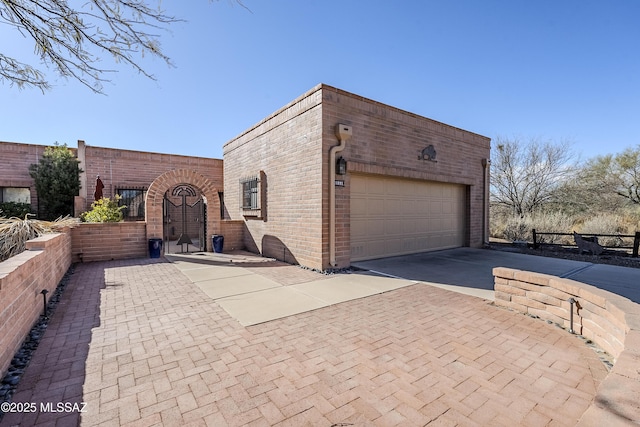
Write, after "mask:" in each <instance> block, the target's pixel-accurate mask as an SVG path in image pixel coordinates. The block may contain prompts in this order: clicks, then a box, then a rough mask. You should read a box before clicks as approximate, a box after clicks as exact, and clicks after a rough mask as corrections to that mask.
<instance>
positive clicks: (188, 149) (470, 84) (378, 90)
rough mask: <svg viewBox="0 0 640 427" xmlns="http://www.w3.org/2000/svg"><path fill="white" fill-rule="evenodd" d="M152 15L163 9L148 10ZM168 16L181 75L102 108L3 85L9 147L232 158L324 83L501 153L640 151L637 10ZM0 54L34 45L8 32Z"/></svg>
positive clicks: (167, 73)
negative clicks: (238, 145) (495, 145)
mask: <svg viewBox="0 0 640 427" xmlns="http://www.w3.org/2000/svg"><path fill="white" fill-rule="evenodd" d="M150 1H153V0H150ZM244 4H245V5H246V6H247V8H248V9H250V11H247V10H246V9H244V8H242V7H240V6H238V5H237V4H233V2H231V1H228V0H221V1H218V2H216V1H214V2H209V1H207V0H188V1H164V2H163V3H162V5H163V7H164V8H165V9H166V11H167V12H168V13H169V14H173V15H176V16H177V17H180V18H183V19H185V20H186V22H182V23H177V24H174V25H172V26H171V27H170V30H171V32H170V33H166V34H163V35H162V39H161V43H162V47H163V50H164V51H165V53H166V54H168V55H169V56H170V57H171V58H172V60H173V62H174V64H175V65H176V67H175V68H169V67H167V66H166V64H164V62H162V61H159V60H156V59H153V58H145V59H143V60H142V62H141V64H142V65H143V66H144V67H145V68H146V69H147V70H148V71H150V72H151V73H153V74H154V75H155V76H156V77H157V81H152V80H149V79H147V78H145V77H144V76H142V75H140V74H138V73H137V72H135V71H133V70H132V69H130V68H128V67H127V66H125V65H122V64H119V65H118V64H113V63H112V62H111V61H110V59H109V58H105V62H104V66H105V67H106V68H116V69H117V70H118V71H119V72H118V73H116V74H113V75H111V76H110V79H111V80H112V82H111V83H107V84H105V87H104V89H105V91H106V93H107V95H106V96H103V95H96V94H93V93H92V92H90V91H89V90H88V89H86V88H85V87H84V86H82V85H81V84H80V83H78V82H75V81H72V80H68V81H67V80H64V79H60V78H58V77H57V76H55V75H54V74H52V73H50V74H49V76H50V78H51V80H52V83H53V84H54V85H55V87H54V88H53V89H52V90H51V91H48V92H46V93H45V94H44V95H43V94H42V93H41V92H40V91H39V90H36V89H23V90H19V89H17V88H15V87H10V86H9V85H8V84H6V83H4V84H0V99H1V100H2V102H0V117H1V119H0V140H2V141H12V142H24V143H34V144H48V145H50V144H53V143H54V142H56V141H57V142H59V143H67V144H68V145H69V146H72V147H75V146H76V140H78V139H84V140H85V141H86V143H87V144H89V145H92V146H100V147H114V148H124V149H133V150H143V151H155V152H164V153H175V154H185V155H196V156H205V157H216V158H222V145H223V144H224V143H225V142H227V141H228V140H230V139H231V138H233V137H235V136H237V135H238V134H240V133H241V132H243V131H244V130H245V129H247V128H249V127H250V126H252V125H253V124H255V123H257V122H259V121H260V120H261V119H263V118H264V117H266V116H267V115H269V114H271V113H272V112H274V111H276V110H278V109H279V108H280V107H282V106H284V105H285V104H287V103H288V102H290V101H291V100H293V99H294V98H296V97H298V96H299V95H301V94H303V93H304V92H306V91H307V90H309V89H311V88H312V87H314V86H315V85H317V84H318V83H326V84H329V85H332V86H335V87H338V88H340V89H344V90H346V91H349V92H353V93H356V94H358V95H361V96H364V97H367V98H371V99H374V100H376V101H379V102H382V103H385V104H389V105H392V106H394V107H398V108H401V109H404V110H408V111H411V112H413V113H416V114H420V115H422V116H426V117H429V118H431V119H434V120H438V121H441V122H444V123H447V124H450V125H453V126H456V127H460V128H463V129H466V130H469V131H472V132H476V133H479V134H482V135H485V136H488V137H490V138H492V139H495V138H496V137H498V136H502V137H519V138H521V139H524V140H527V139H530V138H542V139H548V140H554V141H561V140H571V141H573V142H574V143H575V147H574V148H575V149H576V150H577V151H578V152H580V153H581V154H582V157H583V158H589V157H592V156H595V155H600V154H607V153H617V152H621V151H622V150H624V149H625V148H627V147H635V146H637V145H638V144H640V49H639V48H638V45H639V43H640V24H639V22H640V2H638V1H637V0H617V1H613V2H605V1H592V0H536V1H531V0H528V1H524V0H501V1H498V0H483V1H477V0H457V1H456V0H442V1H429V0H423V1H419V0H416V1H401V0H398V1H389V0H386V1H378V0H369V1H364V0H358V1H355V0H322V1H308V0H244ZM0 40H1V41H0V49H1V51H2V52H3V53H5V54H15V55H19V56H20V57H21V58H22V59H24V60H28V59H29V58H30V55H31V52H32V51H33V48H32V44H31V42H29V41H28V40H25V39H22V37H21V36H20V34H19V33H17V32H16V31H15V30H14V29H11V28H8V27H6V26H2V25H0Z"/></svg>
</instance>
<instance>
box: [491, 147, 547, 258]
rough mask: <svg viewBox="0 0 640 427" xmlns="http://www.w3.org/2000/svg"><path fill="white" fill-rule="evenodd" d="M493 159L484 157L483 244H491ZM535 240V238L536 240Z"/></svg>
mask: <svg viewBox="0 0 640 427" xmlns="http://www.w3.org/2000/svg"><path fill="white" fill-rule="evenodd" d="M490 165H491V159H482V244H483V246H487V245H489V233H488V226H489V221H488V219H489V203H488V200H487V199H488V198H489V191H488V190H489V167H490ZM534 242H535V240H534Z"/></svg>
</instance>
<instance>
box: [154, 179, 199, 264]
mask: <svg viewBox="0 0 640 427" xmlns="http://www.w3.org/2000/svg"><path fill="white" fill-rule="evenodd" d="M206 212H207V210H206V205H205V203H204V199H203V197H202V194H201V193H200V191H198V190H197V189H196V188H194V187H192V186H191V185H188V184H180V185H177V186H175V187H173V189H169V191H167V192H166V193H165V195H164V212H163V214H164V247H165V253H167V254H170V253H185V252H202V251H204V250H205V248H206V239H205V236H206V235H207V234H206V230H205V227H206V223H207V221H206ZM185 245H186V250H185Z"/></svg>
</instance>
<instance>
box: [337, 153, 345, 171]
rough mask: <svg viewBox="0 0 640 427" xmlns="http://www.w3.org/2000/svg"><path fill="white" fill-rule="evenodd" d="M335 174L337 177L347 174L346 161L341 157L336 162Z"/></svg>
mask: <svg viewBox="0 0 640 427" xmlns="http://www.w3.org/2000/svg"><path fill="white" fill-rule="evenodd" d="M336 174H338V175H346V174H347V161H346V160H345V159H344V157H342V156H341V157H340V158H338V160H336Z"/></svg>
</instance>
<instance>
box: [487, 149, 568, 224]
mask: <svg viewBox="0 0 640 427" xmlns="http://www.w3.org/2000/svg"><path fill="white" fill-rule="evenodd" d="M576 162H577V160H576V156H575V153H574V152H573V151H572V147H571V143H570V142H568V141H563V142H560V143H553V142H551V141H546V142H541V141H539V140H537V139H531V140H529V141H527V142H523V141H521V140H520V139H517V138H514V139H505V138H500V137H499V138H497V140H496V143H495V149H494V150H492V154H491V203H492V205H493V206H494V207H502V208H506V209H508V210H509V211H511V213H514V214H516V215H518V216H520V217H523V216H524V215H525V214H530V213H535V212H537V211H539V210H540V209H542V208H543V207H545V206H547V205H548V204H551V203H552V202H553V200H554V194H555V192H556V191H557V190H558V188H560V186H561V185H562V184H563V183H564V182H566V181H568V180H570V179H571V178H572V177H573V174H574V172H575V163H576Z"/></svg>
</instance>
